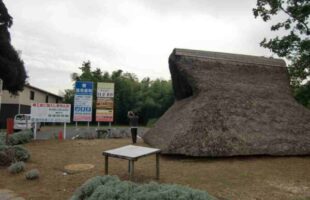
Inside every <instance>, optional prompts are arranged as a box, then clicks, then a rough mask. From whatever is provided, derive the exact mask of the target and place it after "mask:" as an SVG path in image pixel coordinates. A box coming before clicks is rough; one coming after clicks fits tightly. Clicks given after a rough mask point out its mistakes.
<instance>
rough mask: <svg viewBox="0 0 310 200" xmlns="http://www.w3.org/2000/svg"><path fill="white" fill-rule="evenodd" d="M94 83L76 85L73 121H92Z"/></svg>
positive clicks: (78, 82)
mask: <svg viewBox="0 0 310 200" xmlns="http://www.w3.org/2000/svg"><path fill="white" fill-rule="evenodd" d="M92 105H93V82H83V81H77V82H76V83H75V96H74V109H73V121H86V122H90V121H92Z"/></svg>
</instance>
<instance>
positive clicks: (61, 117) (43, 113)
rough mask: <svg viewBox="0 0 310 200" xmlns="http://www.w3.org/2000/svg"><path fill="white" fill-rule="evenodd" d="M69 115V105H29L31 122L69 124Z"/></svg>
mask: <svg viewBox="0 0 310 200" xmlns="http://www.w3.org/2000/svg"><path fill="white" fill-rule="evenodd" d="M70 114H71V105H70V104H58V103H57V104H56V103H33V104H32V105H31V121H33V122H70Z"/></svg>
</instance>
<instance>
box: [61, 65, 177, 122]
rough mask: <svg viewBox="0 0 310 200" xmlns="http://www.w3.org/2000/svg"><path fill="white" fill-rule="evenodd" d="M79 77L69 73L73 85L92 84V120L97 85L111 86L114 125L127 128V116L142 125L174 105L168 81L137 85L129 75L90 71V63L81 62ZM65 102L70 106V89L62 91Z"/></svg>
mask: <svg viewBox="0 0 310 200" xmlns="http://www.w3.org/2000/svg"><path fill="white" fill-rule="evenodd" d="M79 69H80V70H81V73H80V74H79V73H73V74H72V76H71V77H72V80H73V81H92V82H94V93H93V95H94V96H93V99H94V103H93V110H94V112H93V119H95V113H96V112H95V100H96V88H97V82H113V83H115V95H114V117H115V123H117V124H128V119H127V112H128V111H129V110H133V111H135V112H137V113H138V115H139V121H140V123H142V124H146V123H147V122H148V120H150V119H154V118H159V117H160V116H161V115H162V114H164V112H165V111H166V110H167V109H168V108H169V107H170V106H171V105H172V103H173V101H174V96H173V91H172V85H171V81H166V80H161V79H156V80H150V78H144V79H143V80H142V81H139V80H138V78H137V76H136V75H135V74H133V73H128V72H123V71H122V70H116V71H113V72H112V73H109V72H104V71H101V69H99V68H96V69H94V70H93V69H92V67H91V62H90V61H87V62H83V64H82V67H80V68H79ZM64 99H65V102H67V103H71V104H72V105H73V102H74V89H68V90H65V98H64Z"/></svg>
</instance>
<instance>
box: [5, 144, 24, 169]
mask: <svg viewBox="0 0 310 200" xmlns="http://www.w3.org/2000/svg"><path fill="white" fill-rule="evenodd" d="M29 159H30V153H29V152H28V150H27V149H25V148H24V147H22V146H19V145H17V146H7V145H0V166H8V165H10V164H11V163H12V162H18V161H28V160H29Z"/></svg>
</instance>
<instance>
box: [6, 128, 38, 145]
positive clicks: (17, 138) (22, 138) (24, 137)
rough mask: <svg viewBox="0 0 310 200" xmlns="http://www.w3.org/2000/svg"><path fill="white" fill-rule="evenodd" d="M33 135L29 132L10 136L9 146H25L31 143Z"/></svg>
mask: <svg viewBox="0 0 310 200" xmlns="http://www.w3.org/2000/svg"><path fill="white" fill-rule="evenodd" d="M32 137H33V133H32V132H31V131H30V130H25V131H20V132H17V133H14V134H12V135H10V137H9V140H8V143H9V145H18V144H25V143H28V142H30V141H31V139H32Z"/></svg>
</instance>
